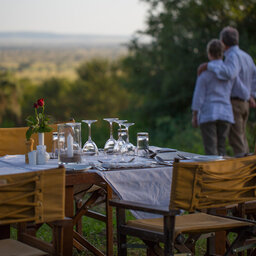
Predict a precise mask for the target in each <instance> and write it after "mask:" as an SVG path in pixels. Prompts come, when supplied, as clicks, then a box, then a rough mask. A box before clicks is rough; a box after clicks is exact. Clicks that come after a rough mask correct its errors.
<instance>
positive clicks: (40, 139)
mask: <svg viewBox="0 0 256 256" xmlns="http://www.w3.org/2000/svg"><path fill="white" fill-rule="evenodd" d="M38 145H44V133H43V132H39V133H38Z"/></svg>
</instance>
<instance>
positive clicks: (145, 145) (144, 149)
mask: <svg viewBox="0 0 256 256" xmlns="http://www.w3.org/2000/svg"><path fill="white" fill-rule="evenodd" d="M148 149H149V137H148V133H147V132H138V133H137V149H136V153H137V155H138V156H142V157H148V155H149V151H148Z"/></svg>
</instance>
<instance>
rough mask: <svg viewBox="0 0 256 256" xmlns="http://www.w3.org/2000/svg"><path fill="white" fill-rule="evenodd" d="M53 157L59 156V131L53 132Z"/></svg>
mask: <svg viewBox="0 0 256 256" xmlns="http://www.w3.org/2000/svg"><path fill="white" fill-rule="evenodd" d="M51 158H52V159H55V158H58V132H53V133H52V153H51Z"/></svg>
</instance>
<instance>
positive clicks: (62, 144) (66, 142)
mask: <svg viewBox="0 0 256 256" xmlns="http://www.w3.org/2000/svg"><path fill="white" fill-rule="evenodd" d="M58 159H59V164H65V163H80V162H81V124H80V123H66V124H58Z"/></svg>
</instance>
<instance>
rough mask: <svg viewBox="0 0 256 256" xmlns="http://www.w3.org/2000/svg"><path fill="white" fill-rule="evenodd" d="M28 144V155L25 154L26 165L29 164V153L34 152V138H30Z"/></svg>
mask: <svg viewBox="0 0 256 256" xmlns="http://www.w3.org/2000/svg"><path fill="white" fill-rule="evenodd" d="M25 144H26V153H25V163H26V164H28V163H29V161H28V153H29V152H31V151H33V147H34V140H33V139H32V138H30V139H29V140H26V141H25Z"/></svg>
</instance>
